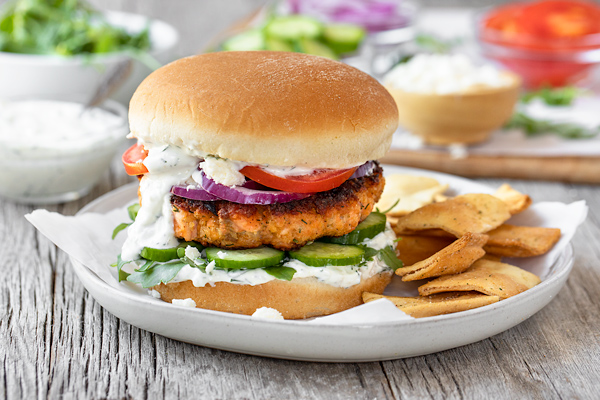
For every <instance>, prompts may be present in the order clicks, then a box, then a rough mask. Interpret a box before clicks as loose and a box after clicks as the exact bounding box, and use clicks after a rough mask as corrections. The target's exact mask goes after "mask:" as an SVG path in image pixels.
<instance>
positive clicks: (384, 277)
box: [154, 271, 393, 319]
mask: <svg viewBox="0 0 600 400" xmlns="http://www.w3.org/2000/svg"><path fill="white" fill-rule="evenodd" d="M392 275H393V274H392V271H386V272H381V273H379V274H376V275H374V276H372V277H370V278H367V279H363V280H361V282H360V283H359V284H357V285H354V286H350V287H349V288H341V287H336V286H331V285H328V284H326V283H323V282H320V281H318V280H317V279H316V278H299V279H294V280H293V281H283V280H272V281H269V282H267V283H263V284H261V285H256V286H251V285H239V284H233V283H227V282H218V283H216V284H215V285H214V286H209V285H206V286H203V287H196V286H194V285H193V284H192V281H183V282H172V283H167V284H164V283H161V284H160V285H158V286H155V287H154V290H156V291H158V292H159V293H160V296H161V299H162V300H164V301H167V302H169V303H170V302H171V301H172V300H173V299H187V298H190V299H192V300H194V301H195V302H196V307H198V308H206V309H209V310H216V311H225V312H230V313H235V314H246V315H252V314H253V313H254V312H255V311H256V310H257V309H258V308H260V307H270V308H274V309H276V310H277V311H279V312H280V313H281V315H283V318H285V319H302V318H310V317H318V316H321V315H329V314H333V313H336V312H340V311H344V310H347V309H349V308H352V307H355V306H358V305H360V304H362V303H363V301H362V294H363V292H371V293H377V294H381V293H383V290H384V289H385V287H386V286H387V285H388V284H389V283H390V281H391V280H392Z"/></svg>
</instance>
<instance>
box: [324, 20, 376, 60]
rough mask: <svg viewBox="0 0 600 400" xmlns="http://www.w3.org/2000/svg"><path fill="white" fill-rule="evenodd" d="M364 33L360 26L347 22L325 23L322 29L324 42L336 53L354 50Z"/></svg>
mask: <svg viewBox="0 0 600 400" xmlns="http://www.w3.org/2000/svg"><path fill="white" fill-rule="evenodd" d="M365 35H366V32H365V30H364V29H363V28H362V27H360V26H357V25H349V24H333V25H327V26H325V29H324V30H323V39H324V40H325V43H327V45H329V47H330V48H331V49H332V50H333V51H335V52H336V53H338V54H344V53H352V52H353V51H356V49H358V46H359V45H360V43H361V42H362V41H363V39H364V38H365Z"/></svg>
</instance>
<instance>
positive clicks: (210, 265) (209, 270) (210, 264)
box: [204, 261, 215, 274]
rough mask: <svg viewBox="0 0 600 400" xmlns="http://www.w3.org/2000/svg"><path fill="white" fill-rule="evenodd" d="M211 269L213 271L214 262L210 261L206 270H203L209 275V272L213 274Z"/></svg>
mask: <svg viewBox="0 0 600 400" xmlns="http://www.w3.org/2000/svg"><path fill="white" fill-rule="evenodd" d="M213 269H215V262H214V261H211V262H209V263H208V264H207V265H206V268H205V269H204V270H205V271H206V273H207V274H210V273H211V272H213Z"/></svg>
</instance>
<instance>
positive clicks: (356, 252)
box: [289, 242, 365, 267]
mask: <svg viewBox="0 0 600 400" xmlns="http://www.w3.org/2000/svg"><path fill="white" fill-rule="evenodd" d="M289 254H290V257H291V258H295V259H296V260H298V261H302V262H303V263H304V264H306V265H309V266H311V267H324V266H327V265H355V264H358V263H360V262H361V261H363V258H364V254H365V251H364V250H363V249H361V248H360V247H358V246H343V245H340V244H333V243H322V242H313V243H311V244H308V245H306V246H304V247H302V248H300V250H294V251H290V252H289Z"/></svg>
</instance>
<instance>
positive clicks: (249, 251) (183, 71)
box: [116, 51, 399, 319]
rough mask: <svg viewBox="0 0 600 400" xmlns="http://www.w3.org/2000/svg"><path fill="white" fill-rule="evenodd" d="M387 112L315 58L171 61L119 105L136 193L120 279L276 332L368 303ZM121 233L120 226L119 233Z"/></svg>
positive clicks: (386, 234)
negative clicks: (262, 316)
mask: <svg viewBox="0 0 600 400" xmlns="http://www.w3.org/2000/svg"><path fill="white" fill-rule="evenodd" d="M397 119H398V112H397V108H396V104H395V103H394V100H393V99H392V97H391V96H390V95H389V93H388V92H387V91H386V90H385V89H384V88H383V87H382V86H381V85H380V84H379V83H378V82H377V81H376V80H375V79H373V78H372V77H370V76H369V75H367V74H365V73H363V72H361V71H359V70H357V69H355V68H352V67H350V66H348V65H346V64H343V63H340V62H337V61H333V60H329V59H326V58H322V57H316V56H310V55H306V54H298V53H286V52H266V51H265V52H263V51H254V52H220V53H210V54H203V55H198V56H192V57H188V58H184V59H181V60H177V61H175V62H173V63H171V64H169V65H166V66H164V67H162V68H160V69H158V70H156V71H155V72H153V73H152V74H150V75H149V76H148V77H147V78H146V79H145V80H144V81H143V82H142V84H141V85H140V86H139V87H138V89H137V90H136V92H135V94H134V95H133V97H132V99H131V103H130V109H129V121H130V129H131V137H133V138H136V139H137V144H135V145H133V146H132V147H131V148H129V149H128V150H127V151H126V152H125V153H124V154H123V164H124V166H125V170H126V171H127V173H128V174H130V175H136V176H138V177H139V178H140V182H139V190H138V194H139V204H136V205H133V206H131V207H130V216H131V218H132V219H133V222H132V223H130V224H122V225H121V226H120V228H119V229H121V228H123V229H124V228H125V227H126V234H127V237H126V239H125V242H124V244H123V247H122V252H121V255H120V257H119V261H118V263H117V264H116V265H117V266H118V268H119V277H120V279H127V280H129V281H131V282H135V283H138V284H140V285H142V286H143V287H146V288H149V289H150V291H151V293H152V294H153V295H154V296H156V297H160V298H161V299H163V300H165V301H167V302H175V301H185V302H186V304H189V305H191V306H196V307H199V308H205V309H211V310H217V311H225V312H232V313H238V314H247V315H252V314H253V313H254V312H255V311H256V310H257V309H260V308H263V307H268V308H272V309H276V310H278V311H279V312H280V313H281V315H282V316H283V317H284V318H286V319H299V318H308V317H314V316H320V315H328V314H331V313H335V312H339V311H342V310H345V309H348V308H351V307H354V306H356V305H358V304H361V303H362V299H361V296H362V293H363V292H365V291H369V292H375V293H381V292H383V290H384V288H385V287H386V285H387V284H388V283H389V282H390V280H391V277H392V274H393V270H394V269H395V268H397V267H398V264H399V261H398V259H397V257H396V254H395V250H394V248H395V246H394V241H395V236H394V233H393V231H392V230H391V229H390V227H389V224H387V222H386V219H385V215H384V214H383V213H381V212H378V211H377V210H374V204H375V203H376V202H377V201H378V200H379V197H380V195H381V193H382V191H383V186H384V182H385V180H384V177H383V174H382V168H381V166H380V165H379V164H378V162H377V161H376V160H377V159H378V158H380V157H382V156H383V155H384V153H385V152H386V151H387V149H388V148H389V146H390V143H391V140H392V134H393V132H394V131H395V130H396V128H397ZM127 225H128V226H127Z"/></svg>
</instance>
